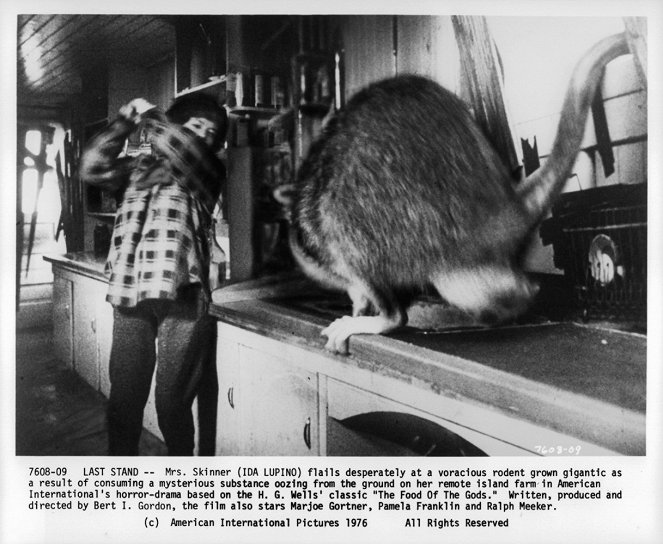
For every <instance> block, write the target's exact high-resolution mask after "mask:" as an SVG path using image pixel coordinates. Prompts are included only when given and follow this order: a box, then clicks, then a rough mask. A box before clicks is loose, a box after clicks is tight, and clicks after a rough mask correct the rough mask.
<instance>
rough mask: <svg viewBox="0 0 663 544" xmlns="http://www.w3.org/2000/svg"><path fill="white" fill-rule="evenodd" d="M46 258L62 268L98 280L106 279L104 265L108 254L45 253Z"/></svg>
mask: <svg viewBox="0 0 663 544" xmlns="http://www.w3.org/2000/svg"><path fill="white" fill-rule="evenodd" d="M44 260H45V261H48V262H50V263H51V264H54V265H56V266H59V267H60V268H62V269H65V270H69V271H71V272H74V273H77V274H81V275H83V276H87V277H89V278H93V279H97V280H103V281H105V280H106V276H104V266H105V264H106V256H105V255H102V256H98V255H95V254H94V253H90V252H79V253H66V254H64V255H45V256H44Z"/></svg>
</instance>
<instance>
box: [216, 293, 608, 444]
mask: <svg viewBox="0 0 663 544" xmlns="http://www.w3.org/2000/svg"><path fill="white" fill-rule="evenodd" d="M238 304H240V303H238ZM247 304H248V303H247ZM253 304H258V303H256V302H253ZM263 306H265V308H266V307H268V306H269V305H268V304H265V305H263ZM234 308H238V306H237V305H236V306H234ZM266 312H267V310H266V309H265V313H266ZM272 317H273V318H274V319H276V318H277V316H276V315H274V316H269V317H266V316H265V315H262V314H261V315H257V316H256V319H257V320H259V321H256V323H254V324H252V325H250V326H249V325H248V323H247V322H246V321H244V325H247V326H246V327H244V326H238V325H234V324H231V323H232V322H231V323H228V322H224V321H219V323H218V330H219V336H218V345H217V368H218V376H219V409H218V413H217V415H218V417H217V448H216V453H217V455H329V456H332V455H334V456H359V455H371V456H378V455H380V456H405V455H409V456H412V455H435V456H480V455H492V456H514V455H518V456H522V455H537V454H545V452H544V451H542V449H541V447H543V446H546V447H548V446H551V445H553V444H554V445H555V446H560V447H561V446H565V447H569V446H573V447H574V448H578V449H580V448H581V449H582V453H583V455H614V454H615V452H614V451H612V450H609V449H607V448H605V447H602V446H599V445H597V444H594V443H590V442H587V441H585V440H581V439H578V438H575V437H573V436H570V435H568V434H565V433H564V432H559V431H556V430H554V429H553V428H550V427H546V426H542V425H539V424H537V423H536V422H533V421H529V420H527V419H524V418H520V417H518V416H517V415H514V414H512V413H505V412H504V411H503V410H500V409H497V408H496V407H494V406H491V405H488V404H486V403H482V402H479V401H477V400H472V399H468V398H464V397H463V396H458V395H444V394H440V393H439V392H437V391H435V390H429V389H428V388H426V387H420V386H419V384H418V383H417V381H416V380H404V379H401V378H400V377H399V375H398V374H394V372H393V371H389V367H388V365H387V363H385V364H380V363H379V362H374V363H370V364H369V363H365V362H358V361H355V360H353V359H352V358H347V357H341V356H336V355H332V354H330V353H327V352H325V351H323V350H322V349H319V348H318V347H317V344H315V342H313V341H312V340H311V341H310V342H306V341H303V340H302V337H298V336H297V332H294V331H295V329H296V326H295V325H291V326H288V325H287V322H288V319H289V318H288V315H280V317H279V319H280V320H281V323H283V331H285V332H284V334H286V332H287V331H289V332H287V334H286V336H284V335H282V334H281V331H278V330H275V329H278V327H279V326H278V325H274V322H273V321H272ZM235 318H237V316H236V315H235ZM293 319H294V318H293ZM267 322H269V323H270V326H269V327H268V326H267V325H266V323H267ZM259 323H261V324H259ZM293 323H294V321H293ZM308 327H309V328H308V329H307V330H308V333H307V338H309V337H310V338H313V336H311V335H312V333H313V332H314V330H315V327H312V326H310V325H308ZM249 329H250V330H249ZM261 331H262V334H261ZM468 364H469V363H468ZM537 446H539V447H537Z"/></svg>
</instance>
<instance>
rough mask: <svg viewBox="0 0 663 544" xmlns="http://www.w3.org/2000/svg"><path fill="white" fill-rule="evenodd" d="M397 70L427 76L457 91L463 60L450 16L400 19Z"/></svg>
mask: <svg viewBox="0 0 663 544" xmlns="http://www.w3.org/2000/svg"><path fill="white" fill-rule="evenodd" d="M396 72H397V73H399V74H406V73H411V74H419V75H423V76H428V77H431V78H432V79H434V80H435V81H437V82H438V83H440V84H441V85H443V86H444V87H446V88H447V89H449V90H450V91H452V92H455V93H458V92H459V90H460V61H459V59H458V47H457V46H456V39H455V37H454V31H453V27H452V25H451V18H450V17H442V16H430V15H406V16H400V15H399V16H398V18H397V46H396Z"/></svg>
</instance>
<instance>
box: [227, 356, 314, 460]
mask: <svg viewBox="0 0 663 544" xmlns="http://www.w3.org/2000/svg"><path fill="white" fill-rule="evenodd" d="M239 371H240V392H239V396H238V395H237V394H235V402H236V403H237V402H239V403H240V405H241V407H240V421H241V427H242V433H243V437H242V439H243V441H244V454H245V455H319V454H320V451H319V450H320V436H319V434H320V433H319V428H320V425H319V409H318V376H317V374H315V373H312V372H308V371H306V370H304V369H302V368H300V367H298V366H295V365H293V364H292V363H290V362H289V361H287V360H285V359H280V358H278V357H275V356H273V355H271V354H268V353H266V352H262V351H259V350H257V349H253V348H249V347H247V346H244V345H240V347H239Z"/></svg>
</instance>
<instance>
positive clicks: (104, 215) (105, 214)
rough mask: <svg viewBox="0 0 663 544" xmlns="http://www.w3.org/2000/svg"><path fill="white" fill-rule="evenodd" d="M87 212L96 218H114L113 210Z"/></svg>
mask: <svg viewBox="0 0 663 544" xmlns="http://www.w3.org/2000/svg"><path fill="white" fill-rule="evenodd" d="M87 214H88V215H89V216H90V217H96V218H97V219H115V212H88V213H87Z"/></svg>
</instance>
